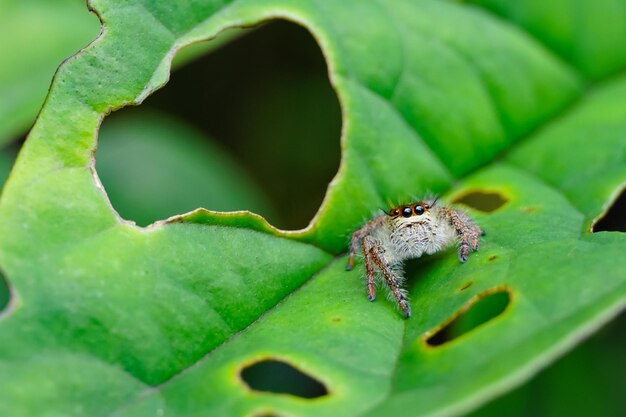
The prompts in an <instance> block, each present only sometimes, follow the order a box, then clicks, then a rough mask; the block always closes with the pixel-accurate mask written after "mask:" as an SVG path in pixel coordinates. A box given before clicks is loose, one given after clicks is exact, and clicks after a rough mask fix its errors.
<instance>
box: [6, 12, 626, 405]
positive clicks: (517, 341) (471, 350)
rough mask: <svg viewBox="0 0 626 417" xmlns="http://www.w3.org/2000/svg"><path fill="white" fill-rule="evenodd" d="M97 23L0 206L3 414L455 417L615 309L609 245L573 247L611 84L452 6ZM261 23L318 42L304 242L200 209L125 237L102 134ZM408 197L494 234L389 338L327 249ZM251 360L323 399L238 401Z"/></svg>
mask: <svg viewBox="0 0 626 417" xmlns="http://www.w3.org/2000/svg"><path fill="white" fill-rule="evenodd" d="M606 1H607V2H608V1H609V0H606ZM578 3H579V2H574V1H572V4H578ZM92 6H93V7H94V8H95V10H96V11H97V12H98V13H99V14H100V17H101V19H102V20H103V21H104V22H105V24H106V28H107V30H106V31H105V33H104V35H103V36H101V37H100V38H99V39H98V40H97V41H96V42H95V43H93V44H92V45H90V46H89V47H88V48H86V49H85V50H83V51H82V52H81V53H80V54H78V55H77V56H76V57H75V58H74V59H72V60H70V61H68V62H66V63H65V64H64V65H63V66H62V67H61V68H60V70H59V72H58V73H57V76H56V78H55V80H54V83H53V86H52V88H51V91H50V94H49V96H48V99H47V101H46V104H45V106H44V108H43V109H42V111H41V114H40V116H39V118H38V120H37V123H36V124H35V126H34V128H33V130H32V132H31V134H30V136H29V138H28V140H27V142H26V144H25V145H24V147H23V150H22V152H21V154H20V157H19V160H18V162H17V164H16V166H15V168H14V169H13V172H12V174H11V177H10V179H9V181H8V183H7V185H6V187H5V190H4V193H3V195H2V199H1V201H0V236H3V239H2V241H1V242H0V264H1V265H2V268H3V270H4V271H5V273H6V276H7V279H8V282H9V284H10V286H11V288H12V290H13V293H14V296H13V299H12V304H10V305H11V307H10V310H9V311H7V312H5V314H4V316H3V317H2V318H1V319H0V335H2V340H3V343H2V344H1V345H0V358H2V361H1V362H0V399H1V401H0V414H1V415H17V416H22V415H23V416H30V415H89V416H99V415H103V416H104V415H112V414H113V415H120V416H121V415H124V416H143V415H146V416H148V415H161V414H169V415H177V416H186V415H212V416H213V415H215V416H217V415H225V416H229V415H252V414H255V415H259V414H276V415H283V414H286V415H311V416H320V415H333V416H356V415H371V416H380V415H397V416H409V415H432V414H437V415H453V414H459V413H462V412H464V411H467V410H470V409H472V408H475V407H477V406H478V405H479V404H482V403H483V402H485V401H487V400H488V399H490V398H493V397H495V396H496V395H498V394H500V393H502V392H504V391H506V390H507V389H510V388H512V387H513V386H515V385H516V384H519V383H521V382H522V381H524V380H526V379H527V378H529V377H530V376H531V375H532V374H533V373H535V372H537V371H538V370H539V369H540V368H541V367H542V366H544V365H545V364H546V363H548V362H550V361H552V360H554V359H555V358H556V357H557V356H558V355H560V354H562V353H563V352H564V351H566V350H567V349H569V348H571V347H572V346H573V345H574V344H576V343H577V342H578V341H580V340H581V339H582V338H584V337H585V336H586V335H588V334H589V333H591V332H592V331H593V330H595V329H597V328H598V327H599V326H600V325H601V324H602V323H604V322H606V321H607V320H609V319H610V318H611V317H612V316H614V315H615V314H616V313H617V312H618V311H619V310H620V309H621V308H623V306H624V305H625V304H626V262H625V261H624V258H623V253H624V250H626V238H625V237H624V235H623V234H622V233H618V232H602V233H595V234H593V233H591V232H590V226H591V225H592V224H593V222H594V220H595V219H597V218H598V217H600V216H602V215H603V213H604V212H605V211H606V209H607V208H608V206H609V205H610V204H611V201H612V200H613V199H614V198H616V196H617V193H618V192H619V190H620V188H621V187H623V184H624V179H625V178H626V160H625V159H624V146H625V144H624V140H623V137H624V136H625V135H626V114H625V112H624V110H623V109H624V108H626V106H624V104H626V79H624V78H623V77H619V76H617V77H612V78H610V79H607V80H604V82H603V83H602V84H601V85H595V84H594V85H590V84H587V83H586V82H585V81H584V80H585V74H584V73H583V72H582V71H581V70H580V69H579V68H577V67H575V66H571V65H569V64H567V63H566V62H564V61H563V60H561V59H560V58H559V57H557V56H556V55H555V54H554V53H552V52H551V51H550V49H548V48H547V47H545V46H544V45H543V44H542V43H541V42H540V40H537V39H534V38H532V37H531V36H530V35H529V34H527V33H525V32H523V31H521V30H520V29H518V28H516V27H515V26H513V25H511V24H509V23H507V22H506V21H503V20H502V19H500V18H497V17H495V16H494V15H492V14H490V13H489V12H487V11H485V10H483V9H480V8H477V7H475V6H468V5H465V4H457V3H447V2H441V1H423V2H412V1H408V0H407V1H397V2H394V3H393V4H389V3H382V2H362V1H357V0H354V1H343V2H330V1H328V2H321V1H313V0H311V1H298V2H293V1H287V0H265V1H263V0H250V1H236V2H230V3H228V2H224V3H223V4H222V3H219V4H218V3H212V2H201V1H197V2H187V3H185V4H184V5H180V6H179V7H177V8H172V7H171V4H170V3H168V2H160V1H149V0H144V1H133V2H128V1H121V0H120V1H114V0H99V1H93V2H92ZM598 10H604V9H602V8H601V7H599V8H598ZM607 10H608V9H607ZM534 13H536V14H537V16H536V19H539V20H541V19H542V18H548V17H550V16H551V15H550V16H543V15H542V13H547V14H550V13H556V12H555V11H554V10H553V9H546V10H545V11H544V10H543V9H541V10H535V11H534ZM606 13H610V12H609V11H607V12H606ZM622 16H624V15H622ZM272 18H287V19H289V20H291V21H294V22H298V23H299V24H301V25H303V26H305V27H306V28H308V29H309V30H310V31H311V33H312V34H313V35H314V36H315V38H316V39H317V40H318V42H319V44H320V47H321V48H322V50H323V51H324V54H325V56H326V58H327V60H328V66H329V75H330V79H331V82H332V83H333V86H334V87H335V89H336V91H337V94H338V97H339V99H340V101H341V104H342V109H343V116H344V120H343V123H344V129H343V136H342V139H341V140H342V143H341V145H342V162H341V167H340V169H339V172H338V174H337V176H336V178H335V179H334V181H333V182H332V183H331V184H330V185H329V188H328V191H327V195H326V198H325V200H324V203H323V204H322V206H321V207H320V210H319V212H318V214H317V216H316V217H315V219H314V220H313V221H312V223H311V225H310V226H309V227H307V228H306V229H303V230H300V231H282V230H279V229H276V228H273V227H272V226H271V225H269V224H268V223H266V222H264V220H263V219H262V218H260V217H259V216H256V215H253V214H246V213H239V214H236V215H233V214H226V215H222V214H220V213H216V212H210V211H195V212H193V213H192V214H189V215H181V216H179V217H177V218H175V219H173V220H175V221H171V222H169V223H168V222H158V223H156V224H154V225H152V226H150V227H146V228H141V227H137V226H135V225H133V224H129V223H127V222H125V221H123V220H121V219H120V218H119V217H118V216H117V215H116V212H115V211H114V210H113V208H112V207H111V205H110V203H109V200H108V199H107V196H106V195H105V194H104V193H103V191H102V188H101V187H100V186H99V182H98V181H97V178H96V176H95V175H94V169H95V166H94V159H93V157H92V156H93V152H94V149H95V147H96V137H97V131H98V128H99V125H100V122H101V120H102V118H103V117H104V116H105V115H106V114H107V113H108V112H109V111H111V110H113V109H117V108H120V107H121V106H124V105H128V104H138V103H140V102H141V101H142V100H143V99H144V98H145V97H146V95H148V94H149V93H150V92H151V91H154V90H155V89H156V88H158V87H160V86H161V85H162V84H163V83H164V82H165V80H166V79H167V76H168V70H169V63H170V61H171V59H172V56H173V54H174V53H175V52H176V50H177V49H179V48H181V47H183V46H184V45H187V44H189V43H193V42H197V41H200V40H203V39H209V38H212V37H214V36H216V35H217V34H218V33H219V32H220V31H222V30H224V29H226V28H229V27H234V26H249V25H254V24H258V23H260V22H263V21H266V20H269V19H272ZM592 29H593V28H592ZM590 30H591V29H590ZM620 36H621V35H620ZM563 39H564V40H563V42H566V41H567V42H570V44H574V43H575V42H576V39H577V38H576V39H574V37H571V38H567V37H566V38H563ZM568 39H569V40H568ZM624 41H626V39H624V38H623V37H622V38H619V37H618V38H616V39H615V42H616V44H620V42H621V43H624ZM583 91H586V93H584V94H583ZM590 135H592V138H593V139H591V140H590ZM294 142H296V143H297V138H294ZM427 191H432V192H446V195H445V196H444V197H445V198H444V200H448V201H454V200H461V201H462V200H463V197H464V196H467V195H469V194H471V193H476V192H482V193H494V194H497V195H498V196H500V198H501V199H502V200H503V201H504V204H503V205H502V206H501V207H499V208H497V209H495V210H494V211H491V212H488V213H481V212H480V211H472V214H473V216H474V217H475V218H476V220H477V222H478V223H479V224H480V225H481V227H483V228H484V229H485V230H486V231H487V236H485V237H484V239H483V241H482V245H481V251H480V252H478V253H477V254H474V255H472V256H471V257H470V259H469V260H468V262H467V263H466V264H463V265H461V264H459V262H458V260H457V257H456V254H455V253H454V250H450V251H446V252H445V253H442V254H440V255H438V256H434V257H430V258H426V259H421V260H419V261H418V262H416V263H414V264H413V265H412V266H411V268H409V270H410V271H412V272H410V274H409V275H410V278H411V279H410V281H409V287H410V294H411V300H412V301H411V302H412V306H413V310H414V317H413V318H412V319H411V320H408V321H405V320H403V319H401V317H400V315H399V314H398V312H397V311H396V310H395V309H394V306H393V305H392V304H391V303H390V302H386V301H385V300H383V299H380V300H379V301H377V302H375V303H368V302H367V300H366V298H365V295H364V289H363V279H362V276H363V267H362V266H361V265H359V266H358V267H357V268H355V270H353V271H352V272H349V273H348V272H345V271H344V265H345V257H343V256H341V255H340V254H341V253H342V252H344V251H345V249H346V244H347V242H348V239H349V235H350V232H351V231H353V230H354V229H356V228H357V227H358V226H359V225H360V224H361V223H362V222H363V219H364V218H367V216H369V215H370V214H371V213H372V212H373V211H375V210H376V209H378V208H379V207H381V206H384V205H385V204H386V201H388V200H398V199H400V200H401V199H406V198H409V197H410V196H411V195H415V194H418V195H419V194H423V193H426V192H427ZM469 210H472V209H471V208H469ZM493 293H504V294H508V297H509V298H510V303H509V305H508V306H507V307H506V309H505V310H504V312H503V313H502V314H500V315H499V316H497V317H496V318H493V319H492V320H489V321H487V322H486V323H485V324H483V325H481V326H479V327H477V328H475V329H474V330H472V331H470V332H469V333H466V334H464V335H462V336H460V337H459V338H457V339H454V340H452V341H450V342H447V343H444V344H441V345H439V346H432V345H431V344H429V343H428V341H429V340H430V339H429V337H430V336H431V335H433V334H435V333H437V331H438V330H440V329H441V328H442V327H443V326H444V325H445V324H446V323H448V322H449V321H450V320H451V319H452V318H454V317H456V316H458V315H461V314H462V313H463V312H464V311H465V310H467V309H468V308H470V307H471V306H472V305H473V303H475V302H477V301H478V300H480V299H483V298H484V297H486V296H487V295H489V294H493ZM288 295H289V297H287V296H288ZM264 359H275V360H280V361H283V362H286V363H288V364H290V365H291V366H293V367H297V368H299V369H300V370H302V371H303V372H304V373H306V374H308V375H309V376H311V377H312V378H315V379H316V380H318V381H320V382H321V383H323V384H324V386H325V387H326V388H327V390H328V392H329V393H328V395H327V396H324V397H322V398H319V399H315V400H303V399H300V398H297V397H294V396H290V395H279V394H271V393H261V392H256V391H253V390H251V389H250V388H249V386H248V385H246V384H245V383H244V381H242V379H241V377H240V371H241V369H242V368H243V367H245V366H248V365H251V364H253V363H255V361H261V360H264ZM50 375H54V377H53V378H52V379H51V378H50ZM33 393H34V394H33Z"/></svg>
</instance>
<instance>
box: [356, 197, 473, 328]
mask: <svg viewBox="0 0 626 417" xmlns="http://www.w3.org/2000/svg"><path fill="white" fill-rule="evenodd" d="M481 235H484V232H483V231H482V230H481V229H480V227H478V225H477V224H476V223H474V221H473V220H472V219H471V218H470V217H469V216H468V215H467V214H466V213H464V212H463V211H461V210H457V209H454V208H450V207H446V206H443V205H441V204H437V200H436V199H429V200H425V201H420V202H416V203H411V204H407V205H402V206H399V207H394V208H392V209H391V210H389V212H388V213H386V214H381V215H379V216H376V217H374V218H373V219H372V220H370V221H369V222H367V223H366V224H365V225H364V226H363V227H361V228H360V229H359V230H357V231H356V232H354V234H353V235H352V242H351V245H350V257H349V259H348V264H347V265H346V270H348V271H350V270H351V269H352V267H353V266H354V259H355V257H356V255H357V252H358V251H359V246H360V249H361V252H362V253H363V257H364V260H365V272H366V279H367V298H368V300H370V301H374V299H375V298H376V286H375V278H376V269H378V270H379V271H380V273H381V275H382V278H383V279H384V281H385V283H386V284H387V286H388V287H389V290H390V291H391V294H392V295H393V297H394V298H395V299H396V301H397V302H398V305H399V306H400V309H401V310H402V312H403V313H404V316H405V317H406V318H409V317H410V316H411V307H410V306H409V302H408V299H407V295H406V291H405V290H404V289H403V288H402V283H403V281H404V277H403V270H402V265H403V262H404V261H405V260H407V259H412V258H419V257H420V256H422V255H423V254H424V253H427V254H429V255H430V254H433V253H435V252H438V251H440V250H441V249H443V248H445V247H447V246H450V245H451V244H452V243H454V242H455V241H456V240H457V238H458V242H459V260H460V261H461V262H465V261H467V256H468V254H469V253H470V251H471V250H478V238H479V236H481Z"/></svg>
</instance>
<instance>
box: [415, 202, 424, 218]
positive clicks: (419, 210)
mask: <svg viewBox="0 0 626 417" xmlns="http://www.w3.org/2000/svg"><path fill="white" fill-rule="evenodd" d="M413 209H414V210H415V214H417V215H418V216H419V215H420V214H424V206H422V205H421V204H418V205H416V206H415V207H413Z"/></svg>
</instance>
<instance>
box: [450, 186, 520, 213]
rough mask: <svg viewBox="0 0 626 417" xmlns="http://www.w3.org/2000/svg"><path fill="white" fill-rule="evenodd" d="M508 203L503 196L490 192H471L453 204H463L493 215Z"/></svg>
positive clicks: (458, 198)
mask: <svg viewBox="0 0 626 417" xmlns="http://www.w3.org/2000/svg"><path fill="white" fill-rule="evenodd" d="M507 201H509V200H508V199H507V198H506V197H504V196H503V195H502V194H500V193H497V192H489V191H470V192H468V193H466V194H463V195H462V196H460V197H457V198H456V199H454V200H453V201H452V202H453V203H456V204H463V205H465V206H468V207H471V208H473V209H476V210H478V211H482V212H485V213H491V212H492V211H494V210H497V209H499V208H500V207H502V206H503V205H504V204H505V203H506V202H507Z"/></svg>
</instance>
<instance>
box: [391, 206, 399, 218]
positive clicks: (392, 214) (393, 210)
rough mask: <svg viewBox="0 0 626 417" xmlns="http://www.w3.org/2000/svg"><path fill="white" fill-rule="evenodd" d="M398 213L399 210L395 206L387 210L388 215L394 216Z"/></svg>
mask: <svg viewBox="0 0 626 417" xmlns="http://www.w3.org/2000/svg"><path fill="white" fill-rule="evenodd" d="M399 214H400V210H398V209H397V208H394V209H391V210H389V215H390V216H392V217H395V216H397V215H399Z"/></svg>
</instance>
